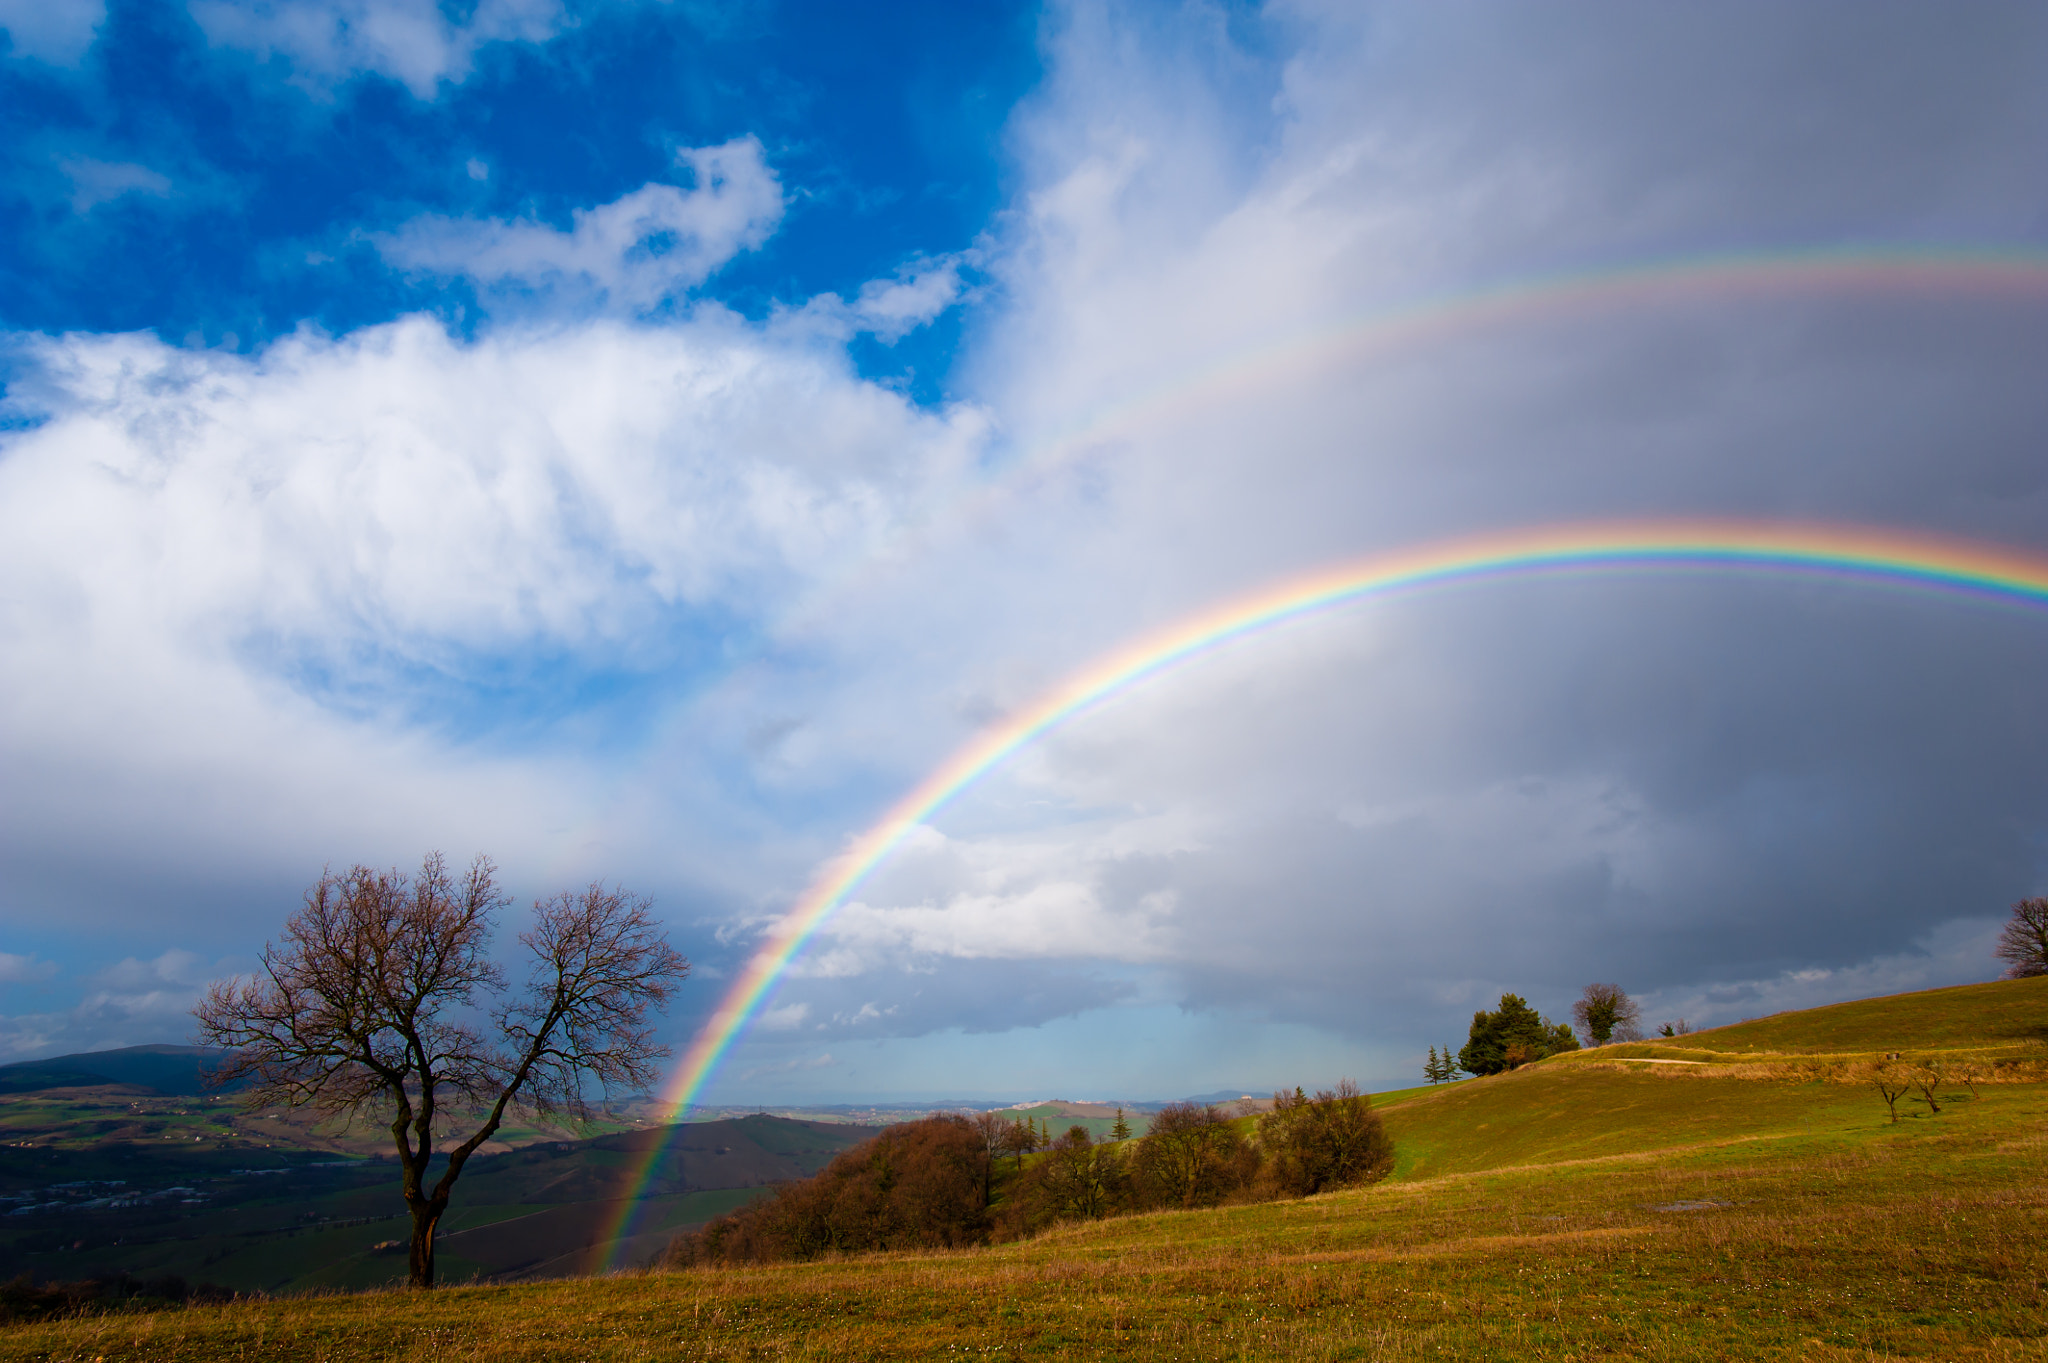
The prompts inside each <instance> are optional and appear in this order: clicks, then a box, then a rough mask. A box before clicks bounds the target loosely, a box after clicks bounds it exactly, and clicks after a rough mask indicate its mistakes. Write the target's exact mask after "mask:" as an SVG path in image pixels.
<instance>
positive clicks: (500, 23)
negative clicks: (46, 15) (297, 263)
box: [58, 0, 568, 99]
mask: <svg viewBox="0 0 2048 1363" xmlns="http://www.w3.org/2000/svg"><path fill="white" fill-rule="evenodd" d="M58 8H62V7H61V6H60V7H58ZM190 8H191V13H192V17H193V18H194V19H195V20H197V21H198V23H199V26H200V27H201V28H202V29H204V30H205V32H206V36H207V39H208V40H209V41H211V42H212V43H213V44H214V45H216V46H218V47H230V48H237V49H240V50H243V51H247V52H251V53H254V54H255V55H256V56H257V57H258V58H260V59H262V60H265V61H269V60H272V59H278V60H282V61H283V62H285V63H287V64H288V65H289V66H290V67H291V69H292V71H293V73H294V74H295V75H296V76H297V77H298V78H299V79H300V80H302V81H304V82H305V83H307V84H310V85H314V86H322V87H324V86H331V85H334V84H338V83H340V82H342V81H344V80H347V79H348V78H349V77H351V76H353V75H356V74H357V73H360V72H371V73H374V74H377V75H381V76H388V77H389V78H391V79H392V80H395V81H397V82H399V83H400V84H402V85H404V86H405V87H406V88H407V89H408V90H410V91H411V92H412V93H413V95H414V97H415V98H418V99H431V98H432V97H433V96H434V94H435V92H436V91H437V90H438V89H439V87H440V85H441V83H442V82H444V81H447V82H451V83H458V84H459V83H460V82H461V81H462V80H463V79H464V78H465V77H467V76H468V75H469V72H470V68H471V65H472V63H473V62H474V61H475V58H476V54H477V52H478V51H479V50H480V49H481V48H483V47H484V46H485V45H486V44H489V43H495V42H526V43H534V42H544V41H546V40H547V39H548V38H551V37H553V36H554V35H555V34H556V33H557V32H558V31H560V29H561V28H562V26H563V25H564V23H565V22H566V21H567V18H568V15H567V12H566V10H565V9H564V8H563V6H562V4H561V0H478V3H476V4H474V5H471V6H467V7H465V10H466V12H465V10H458V11H455V12H454V13H451V12H450V10H449V9H448V7H447V6H444V5H442V4H440V3H438V2H437V0H192V4H191V6H190ZM458 15H460V16H461V17H457V16H458Z"/></svg>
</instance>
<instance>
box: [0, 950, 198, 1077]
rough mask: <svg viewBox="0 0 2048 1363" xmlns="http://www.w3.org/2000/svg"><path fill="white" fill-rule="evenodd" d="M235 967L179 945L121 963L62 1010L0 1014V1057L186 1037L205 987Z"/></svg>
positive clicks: (91, 982) (98, 973) (92, 981)
mask: <svg viewBox="0 0 2048 1363" xmlns="http://www.w3.org/2000/svg"><path fill="white" fill-rule="evenodd" d="M10 959H15V960H18V959H20V958H18V957H15V958H10ZM233 964H234V963H233V962H231V961H227V960H223V961H216V962H211V963H209V962H208V961H207V960H206V959H205V958H203V957H201V956H199V955H198V954H196V953H194V952H190V951H185V950H182V949H179V948H172V949H171V950H169V951H165V952H163V953H161V954H159V955H157V956H154V957H152V958H150V959H148V960H142V959H138V958H136V957H132V956H131V957H127V958H124V959H123V960H120V961H117V962H116V963H114V964H113V965H110V966H107V967H104V968H103V969H101V970H98V971H96V972H94V973H93V975H92V976H91V977H90V978H89V979H88V980H87V981H86V984H87V990H86V993H85V995H84V997H83V998H81V999H80V1000H79V1001H78V1002H77V1003H76V1004H74V1005H72V1006H71V1007H69V1008H67V1009H64V1010H61V1011H57V1012H49V1013H38V1014H24V1015H19V1016H14V1017H5V1016H0V1055H8V1056H15V1057H20V1058H24V1059H28V1058H34V1057H36V1056H44V1055H60V1054H68V1053H72V1052H78V1051H98V1050H107V1049H109V1048H111V1047H116V1046H135V1045H142V1044H145V1043H149V1042H159V1041H163V1040H166V1039H172V1040H184V1039H185V1038H187V1037H188V1036H189V1035H190V1033H191V1031H192V1018H191V1012H192V1006H193V1004H195V1003H197V1002H198V1000H199V996H200V994H201V993H202V992H203V991H204V990H205V987H206V984H207V982H208V981H209V980H212V979H215V978H217V977H219V976H221V975H223V974H226V973H229V972H230V970H231V969H232V966H233Z"/></svg>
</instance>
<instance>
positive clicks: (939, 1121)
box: [662, 1113, 989, 1268]
mask: <svg viewBox="0 0 2048 1363" xmlns="http://www.w3.org/2000/svg"><path fill="white" fill-rule="evenodd" d="M988 1160H989V1155H988V1149H987V1146H986V1144H985V1142H984V1140H983V1137H982V1134H981V1133H980V1132H979V1131H977V1130H976V1129H975V1127H974V1124H973V1123H972V1122H970V1121H969V1120H968V1119H967V1118H965V1117H961V1116H958V1115H955V1114H951V1113H947V1114H942V1115H939V1116H932V1117H926V1118H924V1119H923V1120H922V1121H916V1122H907V1123H905V1124H903V1125H901V1126H892V1127H890V1128H889V1129H888V1130H886V1131H884V1132H882V1133H881V1134H880V1135H878V1136H876V1137H875V1138H874V1139H873V1140H870V1141H866V1142H864V1143H862V1144H860V1145H857V1146H855V1147H854V1148H853V1149H851V1150H847V1151H845V1152H843V1153H841V1154H840V1155H839V1156H838V1157H837V1158H836V1159H834V1160H833V1161H832V1163H830V1164H829V1165H827V1166H825V1169H824V1171H823V1172H822V1173H819V1174H817V1175H815V1176H814V1177H811V1178H807V1179H804V1180H802V1181H801V1182H798V1183H790V1184H785V1185H784V1186H783V1187H781V1188H779V1189H777V1190H776V1192H775V1195H774V1196H773V1197H771V1198H769V1199H768V1200H767V1201H765V1202H757V1203H755V1204H754V1205H752V1206H749V1207H742V1208H741V1209H740V1210H738V1211H736V1212H731V1213H728V1214H727V1215H725V1216H721V1217H719V1218H717V1219H716V1220H714V1221H712V1222H710V1223H709V1224H707V1225H705V1226H704V1227H703V1228H702V1229H700V1230H697V1231H694V1232H690V1233H686V1234H683V1235H679V1236H677V1237H676V1238H675V1239H674V1240H673V1241H671V1242H670V1244H669V1247H668V1249H667V1250H666V1251H664V1252H663V1255H662V1264H663V1266H664V1267H668V1268H687V1267H690V1266H692V1265H694V1264H708V1263H746V1262H765V1261H769V1260H777V1259H813V1258H816V1257H817V1256H819V1255H821V1254H830V1253H853V1252H857V1251H861V1250H877V1249H936V1248H944V1247H952V1246H957V1245H967V1244H978V1243H980V1242H982V1241H984V1240H986V1239H987V1238H988V1231H989V1220H988V1194H987V1189H988Z"/></svg>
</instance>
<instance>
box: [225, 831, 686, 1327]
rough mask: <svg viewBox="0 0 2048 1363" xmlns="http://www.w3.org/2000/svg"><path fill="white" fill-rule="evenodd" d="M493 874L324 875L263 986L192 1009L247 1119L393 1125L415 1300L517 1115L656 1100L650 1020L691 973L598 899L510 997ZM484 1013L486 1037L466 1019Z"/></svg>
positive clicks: (577, 904)
mask: <svg viewBox="0 0 2048 1363" xmlns="http://www.w3.org/2000/svg"><path fill="white" fill-rule="evenodd" d="M494 877H495V868H494V867H493V866H492V865H491V863H490V861H489V859H488V858H485V857H478V858H477V859H476V861H475V862H474V863H472V864H471V866H470V868H469V872H468V874H467V875H465V876H464V877H463V878H462V879H461V880H460V881H457V880H455V879H454V878H453V877H451V876H450V875H449V874H448V870H447V867H446V866H445V865H444V864H443V862H442V860H441V856H440V854H439V853H433V854H431V855H429V856H428V857H427V859H426V861H425V863H424V864H423V865H422V866H421V867H420V873H419V875H418V876H417V877H408V876H406V875H404V874H402V873H400V872H398V871H373V870H371V869H369V868H368V867H365V866H357V867H355V868H354V869H352V870H350V871H349V872H347V873H346V874H345V875H339V876H336V875H326V874H323V875H322V876H321V877H320V880H319V883H317V884H316V885H314V886H313V888H312V889H311V890H309V891H307V893H306V903H305V907H304V908H302V909H300V910H299V911H298V912H297V913H295V914H293V915H292V916H291V917H290V918H289V919H287V920H286V922H285V927H284V937H283V940H282V941H281V942H280V943H278V944H275V945H269V946H265V947H264V949H263V968H262V971H261V972H260V973H259V974H258V975H257V976H256V977H255V978H253V979H250V980H244V981H229V982H225V983H220V984H216V985H214V986H213V987H212V988H211V989H210V990H208V991H207V995H206V998H205V999H204V1001H202V1002H201V1003H200V1005H199V1006H198V1007H197V1008H196V1009H194V1010H193V1011H194V1014H195V1015H196V1016H197V1018H198V1020H199V1038H200V1040H201V1041H202V1042H203V1043H204V1044H207V1045H212V1046H220V1047H225V1048H226V1049H228V1050H231V1051H233V1052H234V1054H233V1055H232V1056H230V1057H229V1058H228V1060H227V1062H226V1063H225V1064H223V1065H221V1066H220V1067H219V1068H218V1069H216V1070H215V1071H214V1072H213V1074H212V1076H211V1079H210V1082H212V1083H214V1084H216V1085H223V1084H229V1083H233V1082H235V1081H237V1080H243V1079H246V1080H249V1081H251V1082H250V1086H249V1088H248V1089H247V1090H246V1092H245V1093H244V1095H243V1098H244V1102H245V1103H246V1104H247V1105H248V1106H249V1107H251V1108H257V1107H267V1106H270V1105H272V1104H283V1105H286V1106H291V1107H310V1108H312V1109H314V1110H315V1111H320V1112H332V1113H346V1114H349V1115H350V1116H355V1115H358V1114H363V1113H374V1114H375V1115H376V1116H377V1117H378V1118H380V1119H381V1118H386V1117H388V1118H389V1121H390V1130H391V1140H392V1144H393V1145H394V1146H395V1147H396V1149H397V1152H398V1166H399V1173H400V1182H401V1185H402V1187H403V1189H404V1196H405V1205H406V1210H407V1211H408V1212H410V1213H411V1215H412V1239H411V1251H410V1255H411V1257H410V1260H409V1263H410V1280H411V1282H412V1285H413V1286H415V1287H432V1286H433V1285H434V1234H435V1231H436V1229H437V1228H438V1227H439V1225H440V1223H441V1216H442V1213H443V1212H445V1211H446V1210H447V1209H448V1200H449V1197H450V1195H451V1194H452V1193H453V1191H454V1189H455V1181H456V1180H457V1179H458V1178H460V1177H461V1176H462V1170H463V1167H464V1166H465V1165H466V1164H467V1163H468V1162H469V1158H470V1156H471V1155H474V1154H475V1153H476V1151H477V1148H478V1147H479V1146H481V1145H482V1144H483V1143H484V1142H485V1141H487V1140H489V1139H490V1138H491V1137H492V1136H493V1135H495V1134H496V1133H497V1131H498V1128H499V1127H500V1126H501V1125H502V1124H503V1122H504V1120H505V1113H506V1109H507V1108H508V1107H509V1106H510V1105H511V1103H512V1101H513V1100H514V1099H515V1098H518V1099H521V1100H523V1101H524V1102H526V1103H527V1104H529V1105H531V1106H532V1107H534V1108H536V1109H538V1110H539V1111H540V1112H542V1113H550V1112H555V1111H566V1112H568V1113H569V1114H570V1115H572V1116H575V1117H578V1118H582V1117H585V1116H587V1115H588V1112H589V1108H588V1106H587V1104H586V1102H585V1097H584V1090H585V1084H586V1083H588V1082H592V1081H594V1082H595V1083H596V1084H597V1085H598V1086H599V1088H600V1089H602V1090H603V1091H604V1092H605V1093H606V1094H609V1093H611V1092H612V1091H614V1090H616V1089H621V1088H623V1089H628V1090H636V1091H637V1090H644V1089H646V1088H647V1087H648V1086H649V1085H651V1084H652V1083H653V1082H654V1078H655V1073H654V1069H653V1065H652V1062H653V1061H654V1060H655V1059H657V1058H659V1057H661V1056H663V1055H666V1054H667V1053H668V1052H667V1050H666V1048H664V1047H661V1046H658V1045H656V1044H655V1043H654V1037H653V1032H652V1029H651V1028H649V1027H648V1026H647V1024H646V1019H647V1011H648V1009H650V1008H659V1007H661V1006H662V1005H663V1004H665V1003H667V1002H668V998H669V995H670V993H671V992H672V991H673V990H674V988H675V986H676V984H677V983H678V982H679V981H680V980H682V978H683V977H684V976H685V975H686V974H688V973H689V969H690V966H689V962H687V961H685V960H684V959H683V958H682V957H681V956H678V955H677V954H676V953H675V952H674V951H673V950H671V949H670V947H669V944H668V940H667V938H666V937H664V936H663V935H662V933H661V931H660V930H659V928H658V927H657V925H656V924H655V922H654V920H653V918H651V917H650V916H649V914H648V909H649V908H650V907H651V904H650V902H649V901H648V900H645V899H640V898H638V897H636V896H633V895H629V894H627V893H626V892H625V891H624V890H607V889H605V888H604V887H603V886H602V885H592V886H591V887H590V888H589V889H587V890H584V891H582V892H581V893H576V894H571V893H563V894H558V895H556V896H555V897H554V898H552V899H547V900H543V901H541V902H539V903H537V904H535V905H534V925H533V928H532V929H531V930H530V931H528V932H526V933H524V934H522V935H521V936H520V939H519V940H520V941H521V942H522V943H524V944H525V946H526V948H527V950H528V952H529V953H530V955H531V956H532V958H533V959H532V969H531V974H530V975H529V977H528V979H527V982H526V985H525V988H524V989H523V990H520V991H517V992H509V991H508V990H507V987H506V982H505V978H504V973H503V972H502V971H501V970H499V968H498V967H497V966H496V965H495V964H494V963H493V962H492V961H491V959H490V957H489V955H488V954H487V949H488V947H489V944H490V933H491V920H492V919H493V918H494V917H495V916H496V915H497V913H498V912H499V911H500V910H501V909H503V908H504V906H505V905H506V904H507V903H508V902H510V900H509V896H506V895H503V894H501V893H499V891H498V887H497V883H496V880H495V878H494ZM479 1008H488V1009H489V1013H488V1016H489V1019H490V1024H491V1025H490V1028H489V1032H488V1033H487V1032H486V1031H484V1030H483V1029H481V1028H480V1027H479V1026H478V1025H477V1023H476V1022H474V1021H472V1020H471V1018H470V1017H469V1016H468V1015H469V1014H470V1013H471V1011H472V1010H474V1009H479ZM477 1107H482V1108H483V1109H484V1115H483V1117H482V1120H481V1121H480V1122H479V1123H478V1124H477V1126H476V1129H475V1130H474V1131H473V1132H472V1133H471V1134H470V1135H469V1136H467V1137H466V1138H465V1139H463V1140H461V1141H459V1142H457V1143H456V1144H455V1145H454V1146H453V1147H451V1148H449V1149H448V1150H447V1152H446V1153H447V1161H448V1163H447V1168H446V1169H445V1170H444V1171H443V1172H442V1174H441V1177H440V1179H439V1180H437V1181H436V1182H434V1183H433V1185H432V1186H431V1187H430V1186H429V1185H428V1183H427V1173H428V1166H429V1164H430V1163H431V1162H432V1160H433V1157H434V1153H435V1144H436V1140H437V1138H440V1139H442V1140H444V1141H445V1139H446V1138H447V1137H448V1136H449V1134H450V1133H449V1132H448V1131H447V1127H448V1125H449V1124H450V1123H451V1122H452V1121H455V1120H457V1119H459V1118H461V1117H462V1116H464V1115H465V1109H468V1110H469V1111H474V1109H475V1108H477Z"/></svg>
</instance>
